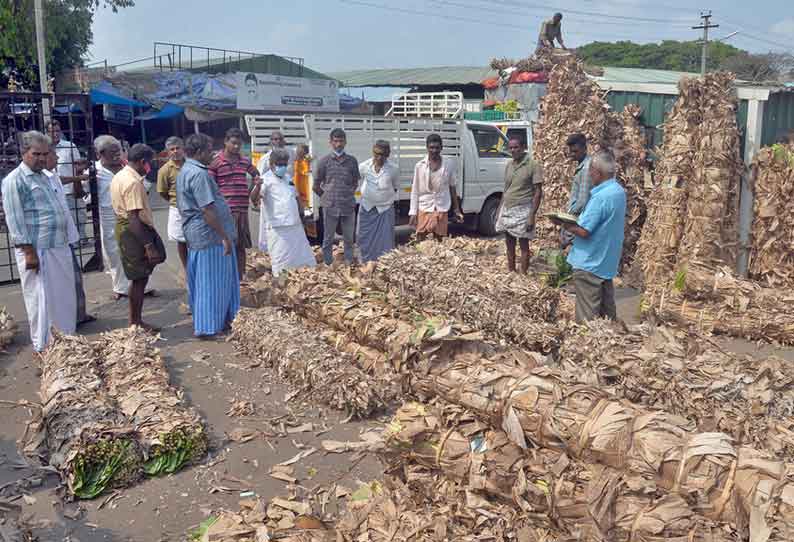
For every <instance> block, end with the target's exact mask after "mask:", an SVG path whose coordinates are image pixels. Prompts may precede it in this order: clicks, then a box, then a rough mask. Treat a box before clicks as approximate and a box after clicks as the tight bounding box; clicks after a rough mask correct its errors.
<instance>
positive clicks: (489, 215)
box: [477, 196, 502, 237]
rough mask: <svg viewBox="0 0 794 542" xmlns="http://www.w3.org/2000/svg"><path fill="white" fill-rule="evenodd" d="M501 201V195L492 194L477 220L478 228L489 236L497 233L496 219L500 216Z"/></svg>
mask: <svg viewBox="0 0 794 542" xmlns="http://www.w3.org/2000/svg"><path fill="white" fill-rule="evenodd" d="M501 201H502V197H501V196H492V197H491V198H488V200H486V202H485V205H483V206H482V210H481V211H480V216H479V220H478V222H477V229H478V230H479V232H480V233H481V234H483V235H485V236H488V237H493V236H494V235H496V219H497V218H498V217H497V213H498V212H499V204H500V203H501Z"/></svg>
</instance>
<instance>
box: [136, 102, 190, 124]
mask: <svg viewBox="0 0 794 542" xmlns="http://www.w3.org/2000/svg"><path fill="white" fill-rule="evenodd" d="M184 112H185V110H184V108H182V107H180V106H178V105H174V104H168V103H167V104H165V105H164V106H163V107H162V109H160V110H159V111H158V110H157V109H150V110H149V111H147V112H146V113H143V114H142V115H138V116H136V117H135V120H162V119H170V118H173V117H178V116H180V115H182V114H183V113H184Z"/></svg>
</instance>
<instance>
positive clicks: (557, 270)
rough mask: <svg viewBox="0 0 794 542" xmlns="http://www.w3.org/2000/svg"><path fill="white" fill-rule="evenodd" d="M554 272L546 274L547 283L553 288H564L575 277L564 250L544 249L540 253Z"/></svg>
mask: <svg viewBox="0 0 794 542" xmlns="http://www.w3.org/2000/svg"><path fill="white" fill-rule="evenodd" d="M538 255H539V256H540V257H541V258H543V259H544V260H545V261H546V264H547V265H548V266H550V267H551V268H552V269H554V272H552V273H548V274H547V275H546V284H548V285H549V286H551V287H552V288H562V287H563V286H565V285H566V284H568V283H569V282H570V281H571V279H572V278H573V267H571V264H569V263H568V259H567V258H566V257H565V252H563V251H562V250H554V249H543V250H541V251H540V252H539V254H538Z"/></svg>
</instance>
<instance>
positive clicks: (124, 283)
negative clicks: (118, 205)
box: [99, 209, 130, 295]
mask: <svg viewBox="0 0 794 542" xmlns="http://www.w3.org/2000/svg"><path fill="white" fill-rule="evenodd" d="M99 231H100V232H101V233H102V257H103V258H104V260H105V267H106V269H105V271H106V272H107V273H108V274H109V275H110V280H111V282H112V283H113V293H116V294H120V295H127V292H129V290H130V281H129V280H127V276H126V275H125V274H124V268H123V267H122V265H121V252H120V251H119V245H118V243H117V242H116V213H114V212H113V210H112V209H100V210H99Z"/></svg>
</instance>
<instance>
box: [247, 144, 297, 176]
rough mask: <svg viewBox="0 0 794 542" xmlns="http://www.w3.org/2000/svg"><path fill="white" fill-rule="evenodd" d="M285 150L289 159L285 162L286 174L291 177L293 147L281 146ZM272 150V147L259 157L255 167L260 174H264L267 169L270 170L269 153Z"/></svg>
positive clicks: (293, 172)
mask: <svg viewBox="0 0 794 542" xmlns="http://www.w3.org/2000/svg"><path fill="white" fill-rule="evenodd" d="M281 148H282V149H284V150H285V151H287V152H288V153H289V161H288V162H287V175H288V176H289V178H290V179H291V178H292V177H294V176H295V149H294V148H292V147H281ZM272 152H273V149H270V150H269V151H267V152H266V153H265V155H264V156H263V157H262V158H260V159H259V162H257V163H256V169H258V170H259V173H260V174H261V175H264V174H265V173H266V172H267V171H269V170H270V153H272Z"/></svg>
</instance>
